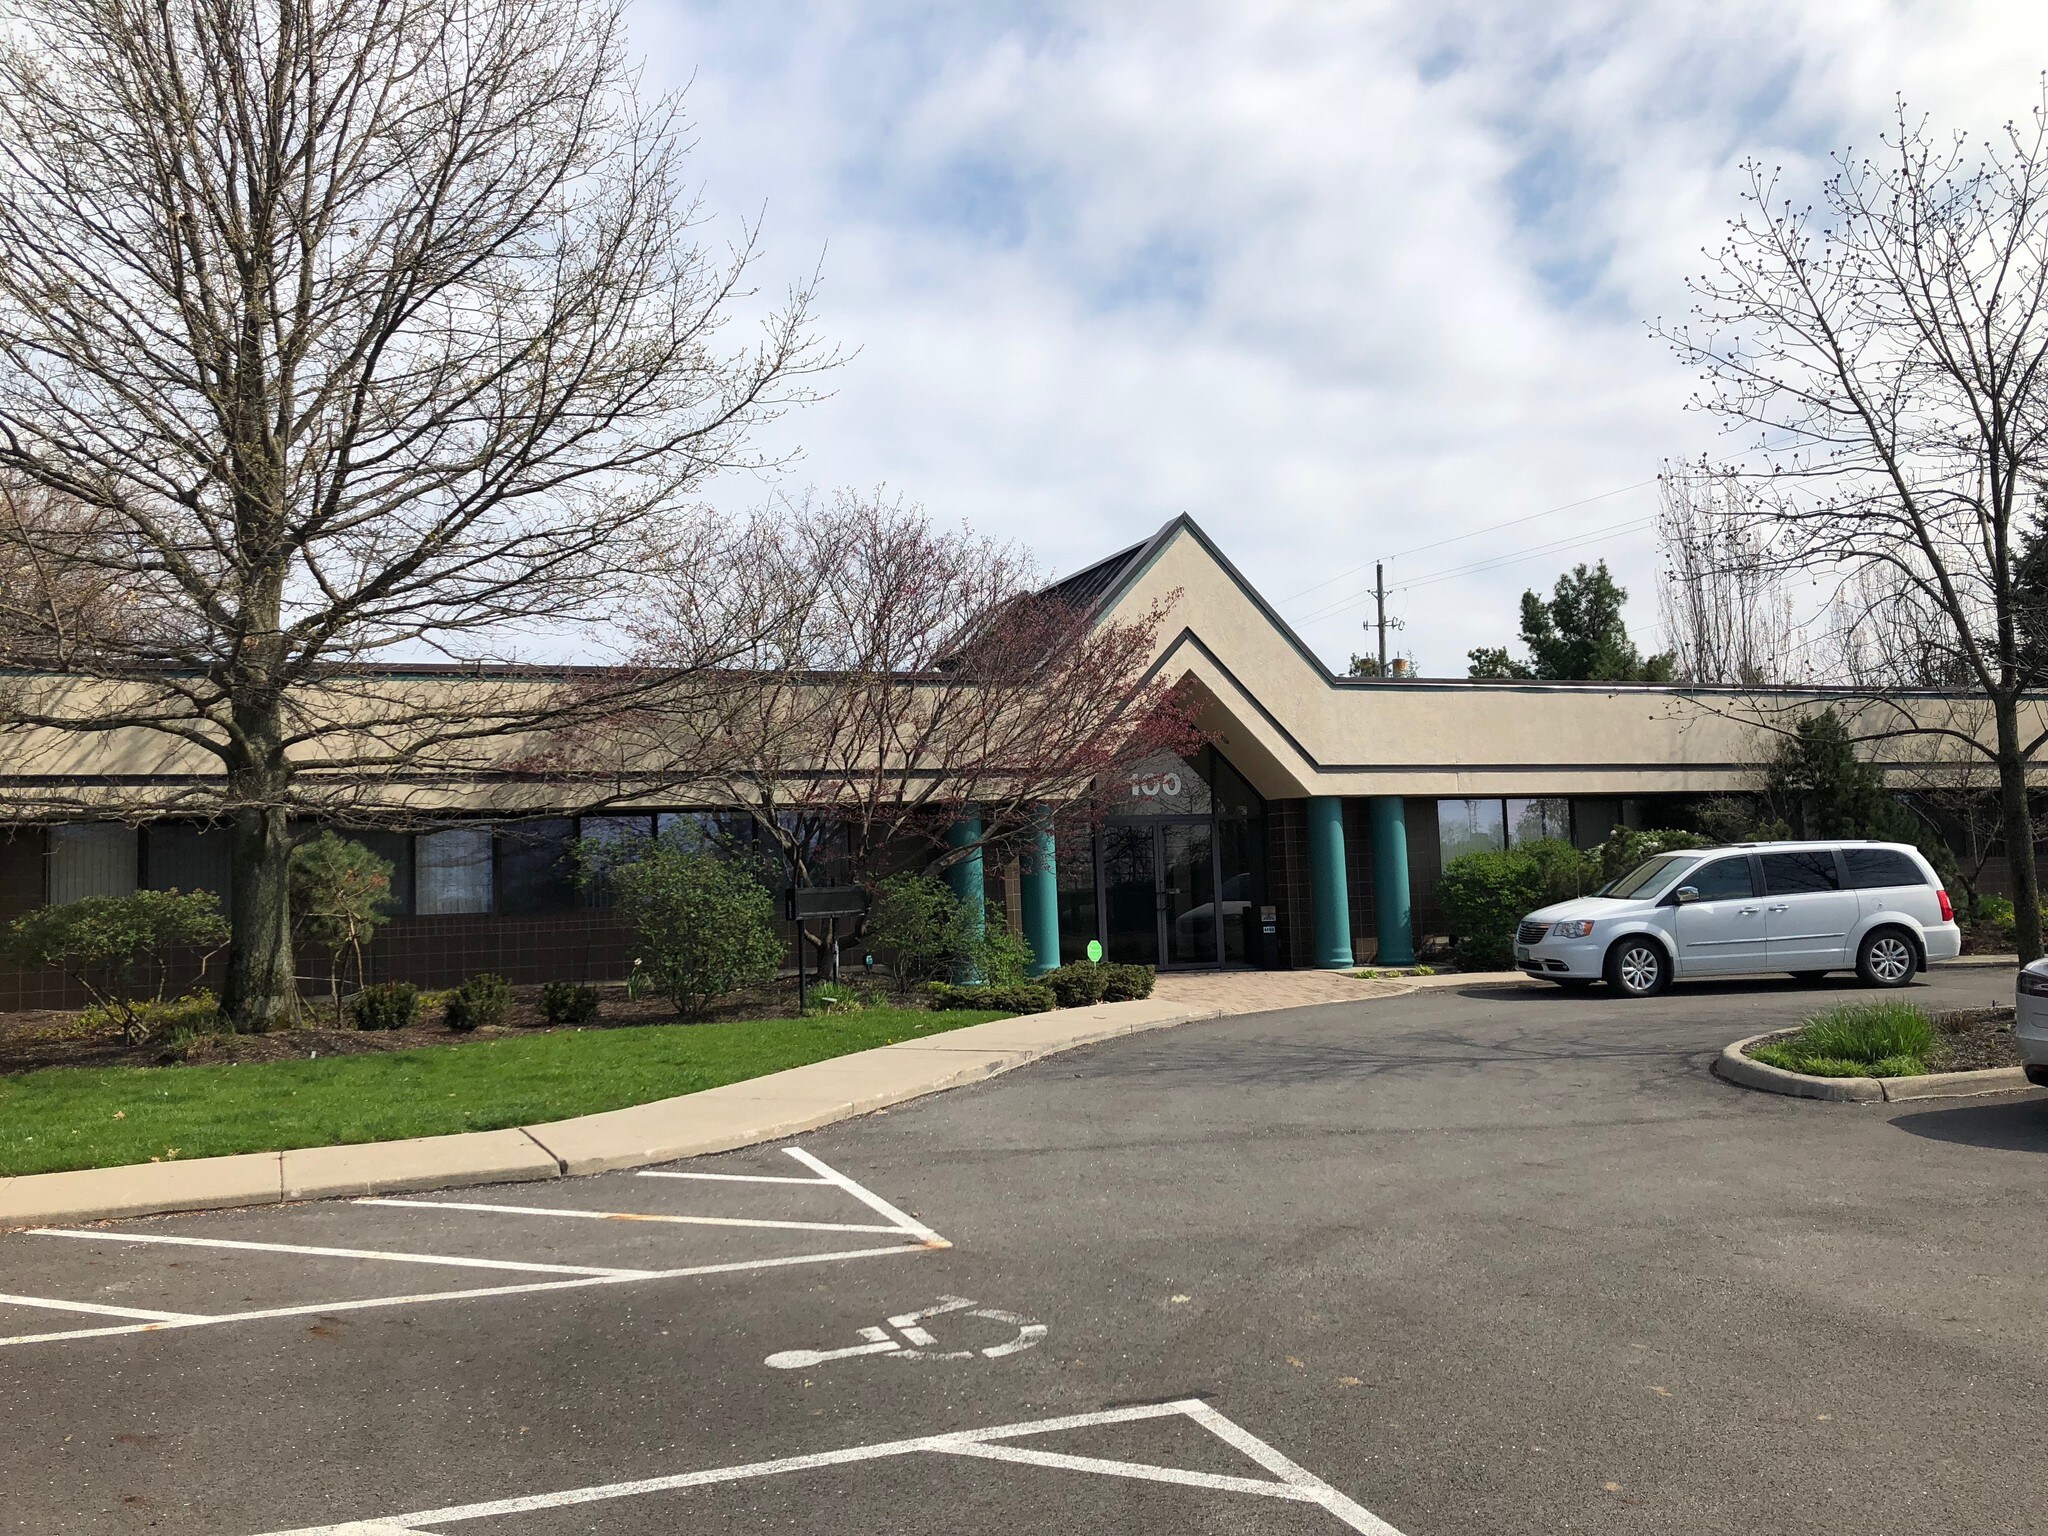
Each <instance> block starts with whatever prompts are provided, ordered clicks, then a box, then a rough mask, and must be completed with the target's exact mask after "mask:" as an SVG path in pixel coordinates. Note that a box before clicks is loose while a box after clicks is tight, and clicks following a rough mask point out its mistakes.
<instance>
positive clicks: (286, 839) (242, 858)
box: [221, 717, 299, 1034]
mask: <svg viewBox="0 0 2048 1536" xmlns="http://www.w3.org/2000/svg"><path fill="white" fill-rule="evenodd" d="M240 723H241V724H242V725H243V727H244V732H245V739H248V738H250V737H253V738H254V743H253V744H254V745H255V746H256V748H257V750H258V752H259V753H260V754H261V760H260V761H258V762H256V763H254V764H251V765H249V766H247V767H243V768H240V769H238V770H231V771H230V772H229V775H228V782H229V793H230V794H231V796H232V797H233V804H234V807H235V808H234V810H233V812H232V813H231V820H230V825H231V827H232V828H233V838H234V840H233V847H232V851H231V857H232V859H233V871H232V879H231V880H230V883H229V896H228V924H229V926H230V927H231V928H232V929H233V936H232V937H231V938H230V939H229V941H228V970H227V980H226V983H225V985H224V987H223V988H222V994H221V1011H222V1013H223V1014H225V1015H226V1017H227V1020H228V1024H229V1027H230V1028H232V1029H234V1030H236V1031H237V1032H238V1033H242V1034H260V1033H262V1032H263V1031H265V1030H271V1029H284V1028H289V1027H290V1026H291V1025H293V1024H296V1023H297V1022H298V1019H299V983H298V975H297V968H296V966H295V965H294V963H293V957H292V910H291V867H292V841H291V829H290V826H289V824H288V822H287V819H286V816H285V808H284V800H285V790H286V787H287V782H288V780H287V769H286V767H285V765H284V762H283V755H282V753H280V752H276V751H274V750H267V749H268V748H269V744H270V743H274V742H275V741H276V739H277V735H278V732H277V731H276V729H275V723H274V721H269V722H266V721H263V720H261V719H260V718H259V719H257V720H253V721H252V720H249V719H247V718H246V717H245V718H244V719H243V720H242V721H241V722H240ZM252 724H253V725H255V726H256V729H255V730H254V731H250V730H249V729H248V727H249V726H250V725H252ZM266 724H267V725H269V726H270V729H267V730H266V729H264V726H265V725H266Z"/></svg>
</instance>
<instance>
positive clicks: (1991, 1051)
mask: <svg viewBox="0 0 2048 1536" xmlns="http://www.w3.org/2000/svg"><path fill="white" fill-rule="evenodd" d="M1928 1017H1929V1018H1930V1019H1931V1020H1932V1021H1933V1023H1934V1049H1933V1050H1932V1051H1930V1052H1929V1053H1928V1055H1927V1070H1928V1071H1929V1072H1930V1073H1935V1072H1982V1071H1985V1070H1987V1069H1989V1068H1992V1067H2016V1066H2018V1065H2019V1064H2020V1043H2019V1039H2018V1037H2017V1036H2016V1035H2014V1033H2013V1021H2014V1017H2015V1015H2014V1013H2013V1010H2012V1009H2011V1008H2010V1007H1998V1008H1957V1009H1953V1010H1951V1011H1949V1012H1946V1013H1934V1014H1929V1015H1928ZM1798 1033H1799V1031H1798V1030H1796V1029H1781V1030H1779V1031H1778V1032H1777V1033H1776V1034H1774V1035H1770V1036H1768V1037H1766V1038H1765V1039H1762V1040H1759V1041H1757V1042H1756V1045H1752V1046H1751V1047H1750V1048H1749V1054H1752V1055H1753V1054H1755V1051H1756V1046H1758V1045H1775V1044H1777V1043H1779V1042H1780V1041H1783V1040H1789V1039H1791V1038H1792V1036H1794V1035H1796V1034H1798Z"/></svg>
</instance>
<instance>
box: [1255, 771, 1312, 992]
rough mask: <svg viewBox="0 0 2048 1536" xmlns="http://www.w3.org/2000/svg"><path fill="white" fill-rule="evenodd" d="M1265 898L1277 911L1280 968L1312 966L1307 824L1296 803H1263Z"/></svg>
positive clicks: (1280, 801)
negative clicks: (1278, 918)
mask: <svg viewBox="0 0 2048 1536" xmlns="http://www.w3.org/2000/svg"><path fill="white" fill-rule="evenodd" d="M1266 899H1267V900H1268V901H1270V902H1271V903H1272V904H1273V906H1274V907H1275V908H1276V909H1277V910H1278V912H1279V916H1280V933H1279V935H1278V937H1279V940H1280V942H1279V946H1278V955H1279V960H1280V963H1281V965H1283V966H1289V967H1293V966H1305V965H1310V964H1313V963H1314V958H1315V918H1314V915H1313V910H1312V908H1311V906H1310V898H1309V880H1308V824H1307V821H1306V819H1305V817H1304V816H1303V813H1302V802H1301V801H1299V800H1272V801H1268V802H1267V804H1266Z"/></svg>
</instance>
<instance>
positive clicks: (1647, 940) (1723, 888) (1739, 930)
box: [1515, 840, 2048, 1001]
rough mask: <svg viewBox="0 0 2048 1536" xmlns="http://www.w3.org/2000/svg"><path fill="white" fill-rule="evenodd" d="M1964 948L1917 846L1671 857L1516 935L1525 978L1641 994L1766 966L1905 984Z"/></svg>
mask: <svg viewBox="0 0 2048 1536" xmlns="http://www.w3.org/2000/svg"><path fill="white" fill-rule="evenodd" d="M1961 952H1962V933H1961V931H1960V930H1959V929H1958V928H1957V927H1956V922H1955V909H1954V907H1953V906H1952V905H1951V904H1950V902H1949V899H1948V892H1947V891H1945V890H1944V889H1942V884H1941V880H1940V878H1939V877H1938V876H1937V875H1936V874H1935V873H1934V870H1933V868H1932V867H1931V866H1930V865H1929V864H1928V862H1927V860H1926V859H1925V858H1923V857H1922V856H1921V854H1920V851H1919V850H1918V849H1917V848H1914V847H1912V846H1910V845H1908V844H1905V843H1870V842H1857V841H1847V840H1837V841H1828V842H1799V843H1737V844H1733V845H1731V846H1729V847H1725V848H1696V849H1687V850H1685V851H1684V852H1680V853H1660V854H1658V855H1657V856H1656V857H1654V858H1651V859H1647V860H1645V861H1644V862H1643V863H1642V864H1640V865H1638V866H1637V867H1636V868H1634V869H1632V870H1630V871H1629V872H1628V873H1627V874H1626V875H1623V876H1622V877H1621V878H1620V879H1619V880H1616V881H1614V882H1613V883H1612V884H1610V885H1608V886H1606V887H1604V888H1602V890H1601V891H1600V892H1599V894H1597V895H1593V896H1581V897H1579V898H1577V899H1576V900H1573V901H1562V902H1559V903H1557V904H1556V905H1555V906H1549V907H1545V908H1543V909H1542V910H1541V911H1539V912H1531V913H1530V914H1529V915H1528V916H1527V917H1526V918H1524V919H1523V920H1522V924H1521V927H1520V928H1519V929H1518V930H1517V931H1516V934H1515V964H1516V965H1517V966H1519V967H1520V968H1521V969H1522V970H1523V971H1524V972H1526V973H1527V974H1529V975H1531V976H1539V977H1541V978H1542V979H1543V980H1545V981H1554V982H1557V983H1559V984H1560V985H1562V986H1567V987H1570V986H1590V985H1592V984H1593V983H1594V982H1596V981H1601V980H1604V981H1606V982H1607V984H1608V985H1609V986H1611V987H1613V988H1614V989H1615V990H1616V991H1618V992H1621V993H1624V994H1626V995H1627V996H1630V997H1649V996H1651V995H1652V994H1654V993H1657V992H1661V991H1663V990H1664V988H1665V987H1667V986H1669V985H1670V984H1671V982H1672V981H1673V980H1674V979H1680V980H1687V979H1691V978H1693V977H1697V976H1754V975H1759V974H1763V973H1766V972H1789V973H1790V974H1792V975H1794V976H1799V977H1813V976H1820V975H1823V974H1825V973H1826V972H1828V971H1841V970H1850V969H1853V970H1855V972H1856V973H1857V974H1858V975H1859V976H1861V977H1862V978H1863V981H1864V982H1865V984H1866V985H1869V986H1874V987H1902V986H1904V985H1906V984H1907V983H1908V982H1910V981H1911V980H1912V979H1913V977H1914V976H1915V975H1916V974H1917V973H1918V972H1920V971H1922V970H1924V969H1925V968H1926V967H1927V965H1928V964H1929V963H1930V962H1931V961H1935V960H1952V959H1954V958H1955V957H1956V956H1957V955H1958V954H1960V953H1961ZM2044 1001H2048V998H2044Z"/></svg>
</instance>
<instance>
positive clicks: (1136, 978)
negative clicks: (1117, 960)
mask: <svg viewBox="0 0 2048 1536" xmlns="http://www.w3.org/2000/svg"><path fill="white" fill-rule="evenodd" d="M1158 979H1159V973H1158V971H1156V970H1154V969H1153V968H1152V967H1151V966H1149V965H1105V966H1104V967H1103V968H1102V1000H1103V1001H1104V1002H1105V1003H1135V1002H1136V1001H1138V999H1139V998H1141V997H1150V996H1151V995H1152V983H1153V982H1155V981H1157V980H1158Z"/></svg>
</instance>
